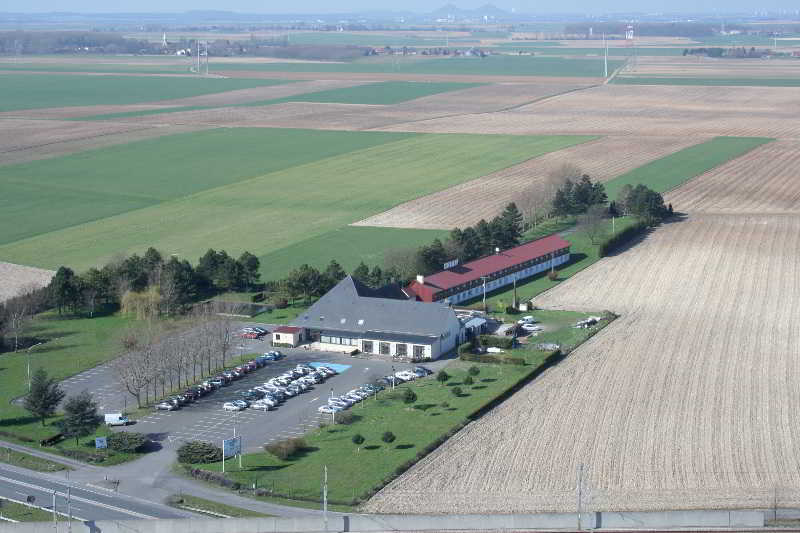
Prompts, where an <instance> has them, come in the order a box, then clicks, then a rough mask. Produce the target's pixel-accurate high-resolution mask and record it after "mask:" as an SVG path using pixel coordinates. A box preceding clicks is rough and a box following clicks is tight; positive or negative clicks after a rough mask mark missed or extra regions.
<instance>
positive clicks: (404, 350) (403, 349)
mask: <svg viewBox="0 0 800 533" xmlns="http://www.w3.org/2000/svg"><path fill="white" fill-rule="evenodd" d="M396 349H397V355H399V356H406V355H408V344H398V345H397V348H396Z"/></svg>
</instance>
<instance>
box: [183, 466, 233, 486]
mask: <svg viewBox="0 0 800 533" xmlns="http://www.w3.org/2000/svg"><path fill="white" fill-rule="evenodd" d="M188 472H189V475H190V476H192V477H193V478H195V479H199V480H201V481H206V482H208V483H216V484H217V485H220V486H221V487H226V488H229V489H233V490H239V489H241V488H242V484H241V483H239V482H238V481H231V480H230V479H228V478H227V477H225V475H224V474H221V473H217V472H210V471H208V470H203V469H202V468H190V469H189V470H188Z"/></svg>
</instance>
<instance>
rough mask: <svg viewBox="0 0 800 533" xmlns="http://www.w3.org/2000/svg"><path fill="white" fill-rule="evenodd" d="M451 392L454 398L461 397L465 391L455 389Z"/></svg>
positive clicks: (458, 388) (459, 388)
mask: <svg viewBox="0 0 800 533" xmlns="http://www.w3.org/2000/svg"><path fill="white" fill-rule="evenodd" d="M450 392H452V393H453V396H461V393H462V392H463V391H462V390H461V387H453V388H452V389H450Z"/></svg>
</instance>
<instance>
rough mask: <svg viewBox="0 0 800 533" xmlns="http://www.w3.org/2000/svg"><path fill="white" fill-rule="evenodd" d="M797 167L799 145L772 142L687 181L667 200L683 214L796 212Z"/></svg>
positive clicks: (799, 206)
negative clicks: (699, 212) (694, 212)
mask: <svg viewBox="0 0 800 533" xmlns="http://www.w3.org/2000/svg"><path fill="white" fill-rule="evenodd" d="M798 168H800V142H797V141H774V142H771V143H769V144H766V145H764V146H760V147H758V148H755V149H753V150H752V151H751V152H749V153H748V154H746V155H743V156H741V157H739V158H737V159H734V160H732V161H730V162H728V163H725V164H723V165H720V166H718V167H717V168H715V169H714V170H712V171H710V172H708V173H706V174H704V175H703V176H701V177H699V178H697V179H694V180H692V181H690V182H689V183H687V184H686V185H684V186H683V187H680V188H679V189H677V190H675V191H673V192H671V193H670V194H669V195H667V199H668V200H669V201H670V202H673V203H674V204H675V205H677V206H680V210H681V211H685V212H693V211H698V210H700V211H703V212H714V213H751V214H759V213H760V214H767V213H769V214H772V213H776V214H777V213H797V212H800V174H798V170H797V169H798ZM754 176H757V177H758V179H754Z"/></svg>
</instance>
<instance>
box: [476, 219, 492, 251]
mask: <svg viewBox="0 0 800 533" xmlns="http://www.w3.org/2000/svg"><path fill="white" fill-rule="evenodd" d="M475 232H476V233H477V234H478V239H479V241H480V244H481V255H483V254H485V253H487V252H489V251H490V250H491V249H492V228H491V227H490V226H489V223H488V222H486V220H484V219H480V220H479V221H478V223H477V224H475Z"/></svg>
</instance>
